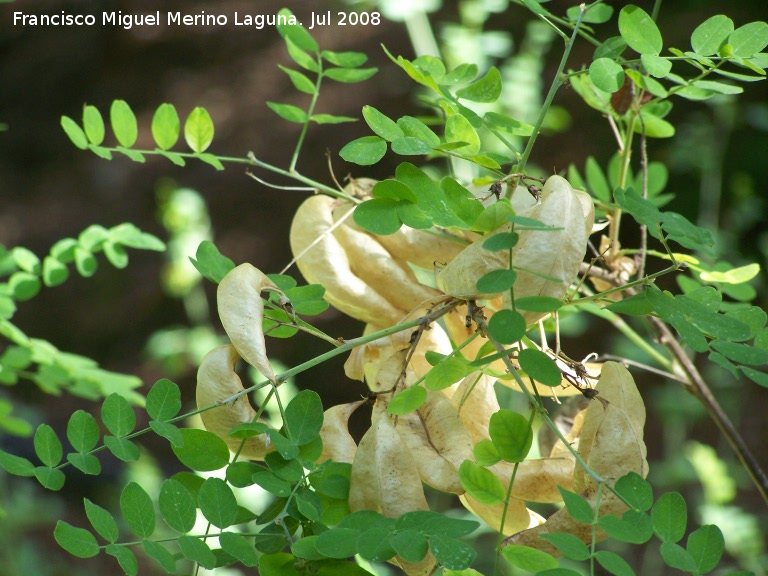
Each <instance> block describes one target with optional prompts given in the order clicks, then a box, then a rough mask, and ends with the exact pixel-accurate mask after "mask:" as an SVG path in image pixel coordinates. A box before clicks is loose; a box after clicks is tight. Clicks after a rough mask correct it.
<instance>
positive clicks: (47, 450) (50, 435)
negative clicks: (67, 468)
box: [34, 424, 64, 467]
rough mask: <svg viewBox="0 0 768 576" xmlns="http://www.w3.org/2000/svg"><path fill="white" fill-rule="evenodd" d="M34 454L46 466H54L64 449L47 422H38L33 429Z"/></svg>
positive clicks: (59, 460)
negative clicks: (35, 428) (34, 429)
mask: <svg viewBox="0 0 768 576" xmlns="http://www.w3.org/2000/svg"><path fill="white" fill-rule="evenodd" d="M34 445H35V454H37V457H38V458H40V461H41V462H42V463H43V464H45V465H46V466H48V467H53V466H56V465H57V464H58V463H59V462H61V458H62V456H63V455H64V450H63V448H62V446H61V441H60V440H59V438H58V436H56V432H54V431H53V428H51V427H50V426H48V424H40V426H38V427H37V430H36V431H35V441H34Z"/></svg>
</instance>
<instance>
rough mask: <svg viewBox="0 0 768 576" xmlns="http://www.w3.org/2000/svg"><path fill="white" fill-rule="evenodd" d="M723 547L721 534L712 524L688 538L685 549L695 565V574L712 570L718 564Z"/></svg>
mask: <svg viewBox="0 0 768 576" xmlns="http://www.w3.org/2000/svg"><path fill="white" fill-rule="evenodd" d="M724 547H725V541H724V540H723V533H722V532H721V531H720V528H718V527H717V526H715V525H713V524H707V525H706V526H702V527H701V528H699V529H698V530H696V531H695V532H693V533H692V534H691V535H690V536H688V543H687V545H686V549H687V550H688V552H689V553H690V555H691V557H692V558H693V561H694V562H695V564H696V574H706V573H707V572H709V571H711V570H714V569H715V568H716V567H717V565H718V563H719V562H720V558H721V557H722V555H723V549H724Z"/></svg>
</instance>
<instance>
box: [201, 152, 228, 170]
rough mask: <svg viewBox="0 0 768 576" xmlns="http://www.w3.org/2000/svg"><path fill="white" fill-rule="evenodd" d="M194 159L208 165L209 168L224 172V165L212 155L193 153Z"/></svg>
mask: <svg viewBox="0 0 768 576" xmlns="http://www.w3.org/2000/svg"><path fill="white" fill-rule="evenodd" d="M195 158H197V159H198V160H200V161H201V162H205V163H206V164H210V165H211V166H213V167H214V168H216V170H224V164H222V163H221V160H219V159H218V158H217V157H216V156H214V155H213V154H200V153H195Z"/></svg>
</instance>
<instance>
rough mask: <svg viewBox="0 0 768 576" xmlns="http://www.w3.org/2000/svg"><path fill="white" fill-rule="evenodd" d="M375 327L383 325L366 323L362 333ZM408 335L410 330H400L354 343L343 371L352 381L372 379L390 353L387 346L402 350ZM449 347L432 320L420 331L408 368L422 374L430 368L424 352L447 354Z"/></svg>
mask: <svg viewBox="0 0 768 576" xmlns="http://www.w3.org/2000/svg"><path fill="white" fill-rule="evenodd" d="M379 330H383V327H380V326H375V325H373V324H366V326H365V330H364V331H363V335H368V334H372V333H374V332H378V331H379ZM412 335H413V330H403V331H402V332H397V333H395V334H392V335H391V336H386V337H384V338H379V339H378V340H374V341H373V342H368V343H367V344H363V345H362V346H358V347H357V348H355V349H354V350H352V352H350V355H349V358H348V359H347V361H346V362H345V363H344V372H345V374H346V375H347V377H349V378H352V379H353V380H361V381H363V380H364V381H365V382H373V381H374V379H375V377H376V373H377V372H378V371H379V365H380V363H381V360H382V358H383V357H386V356H388V355H389V354H390V353H391V352H390V349H393V350H404V349H407V348H408V347H410V345H411V344H410V343H411V336H412ZM451 350H453V348H452V346H451V342H450V340H449V339H448V335H447V334H446V333H445V330H443V328H442V327H441V326H440V325H439V324H437V323H433V324H432V325H431V326H430V327H429V328H428V329H427V330H424V331H423V332H422V333H421V338H419V343H418V344H417V345H416V350H415V351H414V353H413V355H412V356H411V362H410V367H411V368H413V371H414V372H415V373H416V375H417V376H423V375H424V374H426V373H427V372H429V370H430V369H431V368H432V365H431V364H430V363H429V362H427V360H426V358H425V354H426V353H427V352H428V351H434V352H438V353H440V354H449V353H450V352H451Z"/></svg>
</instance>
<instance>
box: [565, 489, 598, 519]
mask: <svg viewBox="0 0 768 576" xmlns="http://www.w3.org/2000/svg"><path fill="white" fill-rule="evenodd" d="M557 489H558V490H559V491H560V495H561V496H562V497H563V502H564V503H565V507H566V509H567V510H568V514H569V515H570V516H571V518H573V519H574V520H576V521H577V522H582V523H583V524H592V521H593V520H594V516H595V513H594V511H593V510H592V506H591V505H590V503H589V502H587V500H586V499H585V498H584V497H583V496H580V495H578V494H576V493H575V492H571V491H570V490H566V489H565V488H562V487H561V486H558V487H557Z"/></svg>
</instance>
